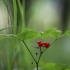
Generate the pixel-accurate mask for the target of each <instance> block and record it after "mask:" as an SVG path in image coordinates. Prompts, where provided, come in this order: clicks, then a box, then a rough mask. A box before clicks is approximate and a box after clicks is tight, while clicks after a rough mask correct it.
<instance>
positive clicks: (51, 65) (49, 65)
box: [42, 63, 70, 70]
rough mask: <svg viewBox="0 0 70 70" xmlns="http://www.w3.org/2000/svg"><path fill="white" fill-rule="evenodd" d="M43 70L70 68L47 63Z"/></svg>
mask: <svg viewBox="0 0 70 70" xmlns="http://www.w3.org/2000/svg"><path fill="white" fill-rule="evenodd" d="M42 70H70V67H69V66H67V65H64V64H56V63H47V64H46V65H45V66H44V67H43V69H42Z"/></svg>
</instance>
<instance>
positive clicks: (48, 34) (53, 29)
mask: <svg viewBox="0 0 70 70" xmlns="http://www.w3.org/2000/svg"><path fill="white" fill-rule="evenodd" d="M55 30H56V28H50V29H48V30H46V31H45V32H44V33H42V37H49V36H50V34H51V33H52V32H53V31H55Z"/></svg>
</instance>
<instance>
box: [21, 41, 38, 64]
mask: <svg viewBox="0 0 70 70" xmlns="http://www.w3.org/2000/svg"><path fill="white" fill-rule="evenodd" d="M22 41H23V43H24V45H25V46H26V48H27V50H28V51H29V53H30V55H31V56H32V58H33V59H34V61H35V63H37V61H36V60H35V58H34V56H33V55H32V53H31V51H30V50H29V48H28V46H27V45H26V43H25V41H24V40H22Z"/></svg>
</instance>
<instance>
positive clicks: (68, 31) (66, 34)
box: [62, 30, 70, 37]
mask: <svg viewBox="0 0 70 70" xmlns="http://www.w3.org/2000/svg"><path fill="white" fill-rule="evenodd" d="M62 36H63V37H65V36H70V30H67V31H66V32H65V33H64V34H63V35H62Z"/></svg>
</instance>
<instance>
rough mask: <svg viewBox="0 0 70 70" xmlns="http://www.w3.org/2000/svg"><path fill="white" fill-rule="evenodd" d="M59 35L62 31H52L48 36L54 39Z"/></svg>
mask: <svg viewBox="0 0 70 70" xmlns="http://www.w3.org/2000/svg"><path fill="white" fill-rule="evenodd" d="M61 33H62V31H60V30H54V31H53V32H51V33H50V36H52V37H54V38H59V37H61Z"/></svg>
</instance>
